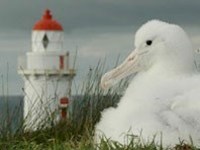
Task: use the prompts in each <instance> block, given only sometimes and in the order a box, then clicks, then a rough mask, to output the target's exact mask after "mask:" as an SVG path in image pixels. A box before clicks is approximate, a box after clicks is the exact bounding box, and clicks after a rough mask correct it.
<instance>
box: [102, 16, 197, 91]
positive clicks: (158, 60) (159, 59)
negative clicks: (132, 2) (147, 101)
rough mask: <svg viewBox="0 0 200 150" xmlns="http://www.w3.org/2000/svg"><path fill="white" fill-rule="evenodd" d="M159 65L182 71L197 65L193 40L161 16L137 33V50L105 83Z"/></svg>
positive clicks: (105, 85) (116, 80)
mask: <svg viewBox="0 0 200 150" xmlns="http://www.w3.org/2000/svg"><path fill="white" fill-rule="evenodd" d="M156 66H157V67H160V68H162V69H163V68H164V69H165V70H166V71H168V72H179V73H183V72H187V71H191V70H192V69H194V56H193V50H192V46H191V42H190V40H189V39H188V37H187V35H186V33H185V32H184V30H183V29H182V28H181V27H179V26H177V25H174V24H169V23H166V22H162V21H159V20H152V21H149V22H147V23H146V24H144V25H142V26H141V27H140V28H139V30H138V31H137V32H136V34H135V50H133V52H132V53H131V54H130V55H129V56H128V57H127V58H126V59H125V61H124V62H123V63H122V64H121V65H119V66H118V67H116V68H115V69H113V70H111V71H109V72H108V73H106V74H105V75H104V76H103V77H102V79H101V86H102V87H103V88H108V87H110V86H112V85H113V84H115V83H117V82H118V81H120V80H121V79H122V78H124V77H126V76H129V75H131V74H133V73H137V72H141V71H148V70H150V69H151V68H154V67H156Z"/></svg>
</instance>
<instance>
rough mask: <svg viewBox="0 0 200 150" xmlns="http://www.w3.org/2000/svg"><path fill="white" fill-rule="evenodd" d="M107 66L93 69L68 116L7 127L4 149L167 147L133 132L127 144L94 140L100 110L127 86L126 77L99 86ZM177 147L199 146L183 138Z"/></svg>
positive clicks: (113, 102)
mask: <svg viewBox="0 0 200 150" xmlns="http://www.w3.org/2000/svg"><path fill="white" fill-rule="evenodd" d="M103 68H104V65H101V64H100V63H99V64H98V65H97V67H96V68H94V69H90V70H89V73H88V74H87V76H86V78H85V80H84V81H85V82H84V83H83V85H82V86H81V88H80V89H79V91H80V92H79V94H81V95H83V96H82V99H81V100H80V99H79V98H77V99H74V100H73V102H72V103H71V104H70V107H69V109H68V113H69V117H68V119H67V120H64V121H61V122H59V123H58V124H56V125H52V127H49V128H45V127H44V128H40V129H39V130H37V131H33V132H25V131H24V130H23V128H24V127H23V125H22V126H21V127H20V128H19V129H18V130H17V132H15V133H14V134H13V133H11V132H10V130H9V129H8V128H4V129H3V132H2V133H3V134H1V136H0V150H46V149H47V150H71V149H72V150H93V149H100V150H163V148H162V145H161V144H160V145H159V144H155V143H154V141H153V140H152V141H151V142H148V143H144V142H143V141H142V140H141V139H140V138H138V137H135V136H133V135H131V140H130V142H129V143H128V144H127V145H122V144H120V143H118V142H115V141H111V140H110V139H106V138H105V137H104V138H102V140H101V142H100V143H99V144H98V145H97V144H96V143H95V142H94V141H93V136H94V127H95V124H96V123H97V122H98V121H99V119H100V117H101V113H100V112H101V111H102V110H103V109H105V108H107V107H116V106H117V103H118V101H119V99H120V97H121V96H120V95H122V94H123V91H124V89H126V87H127V80H126V81H122V82H121V83H119V85H118V86H117V87H114V88H112V89H110V90H107V91H103V90H102V89H101V88H100V87H99V84H100V78H101V76H102V73H103V72H104V70H103ZM79 87H80V86H79ZM169 149H172V148H169ZM173 149H175V150H190V149H194V150H195V149H197V148H195V147H194V146H192V145H186V144H184V143H183V142H180V143H178V144H177V146H175V147H173Z"/></svg>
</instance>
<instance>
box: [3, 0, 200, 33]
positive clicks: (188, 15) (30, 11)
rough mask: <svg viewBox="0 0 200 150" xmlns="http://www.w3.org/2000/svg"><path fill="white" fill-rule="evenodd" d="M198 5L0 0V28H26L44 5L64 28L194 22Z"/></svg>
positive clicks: (171, 0) (127, 0) (142, 0)
mask: <svg viewBox="0 0 200 150" xmlns="http://www.w3.org/2000/svg"><path fill="white" fill-rule="evenodd" d="M199 5H200V1H198V0H193V1H188V0H182V1H180V0H168V1H160V0H148V1H146V0H140V1H133V0H123V1H122V0H96V1H95V0H84V1H83V0H82V1H81V0H68V1H64V0H60V1H55V0H44V1H41V0H34V1H33V0H17V1H8V0H1V1H0V20H1V22H0V28H3V29H9V28H12V29H14V28H15V29H21V30H29V29H30V27H32V25H33V24H34V22H35V21H36V20H38V19H39V17H40V16H41V14H42V12H43V10H44V9H45V8H47V7H49V8H51V9H52V11H53V13H54V14H55V16H56V18H57V19H58V20H60V22H62V24H63V26H64V27H65V30H67V31H71V30H73V29H76V28H84V27H98V26H133V25H138V24H141V23H143V22H145V21H146V20H149V19H152V18H159V19H163V20H166V21H170V22H176V23H178V24H180V23H181V24H196V25H198V24H199V23H200V19H199V13H200V9H199Z"/></svg>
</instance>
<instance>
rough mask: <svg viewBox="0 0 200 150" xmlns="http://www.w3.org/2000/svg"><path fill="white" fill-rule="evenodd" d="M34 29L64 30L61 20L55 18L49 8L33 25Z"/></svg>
mask: <svg viewBox="0 0 200 150" xmlns="http://www.w3.org/2000/svg"><path fill="white" fill-rule="evenodd" d="M33 30H55V31H62V30H63V28H62V26H61V24H60V23H59V22H57V21H56V20H54V19H53V17H52V14H51V11H50V10H49V9H47V10H46V11H45V12H44V15H43V17H42V18H41V20H39V21H38V22H36V24H35V25H34V26H33Z"/></svg>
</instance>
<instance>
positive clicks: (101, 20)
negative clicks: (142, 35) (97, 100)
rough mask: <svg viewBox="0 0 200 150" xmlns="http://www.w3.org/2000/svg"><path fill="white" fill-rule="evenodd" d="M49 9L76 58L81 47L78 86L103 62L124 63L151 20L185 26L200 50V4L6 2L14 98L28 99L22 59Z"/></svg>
mask: <svg viewBox="0 0 200 150" xmlns="http://www.w3.org/2000/svg"><path fill="white" fill-rule="evenodd" d="M46 8H49V9H51V10H52V13H53V15H54V17H55V18H56V19H57V20H58V21H59V22H60V23H61V24H62V26H63V27H64V31H65V44H64V45H65V49H66V50H68V51H70V53H71V55H72V57H73V56H74V55H75V49H76V47H77V48H78V59H77V66H76V67H77V69H78V75H77V77H76V80H77V82H79V81H81V80H82V77H83V76H84V74H86V72H87V71H88V70H89V68H90V67H93V66H95V65H96V64H97V61H98V60H99V59H104V58H105V57H107V61H108V60H109V61H108V64H109V65H108V68H109V67H112V66H113V64H114V63H115V61H116V59H117V57H118V55H120V56H121V57H120V58H121V60H122V59H123V58H124V57H125V56H126V55H127V54H128V53H129V52H130V51H131V50H132V49H133V48H134V44H133V43H134V33H135V32H136V30H137V29H138V28H139V27H140V25H142V24H143V23H145V22H146V21H148V20H151V19H160V20H163V21H167V22H171V23H175V24H178V25H180V26H181V27H183V29H184V30H185V31H186V32H187V33H188V35H189V36H190V38H191V40H192V42H193V45H194V49H196V48H198V47H199V46H200V0H165V1H164V0H13V1H11V0H0V53H1V55H0V75H1V79H0V87H1V86H2V85H4V87H6V86H8V89H9V94H10V95H12V94H22V90H21V88H22V87H23V81H22V79H21V77H20V76H19V75H18V74H17V58H18V56H20V55H23V54H25V52H27V51H30V50H31V49H30V48H31V43H30V40H31V30H32V27H33V25H34V23H35V22H36V21H37V20H39V19H40V18H41V15H42V14H43V11H44V10H45V9H46ZM7 66H9V67H7ZM7 73H8V82H7V81H6V76H7V75H6V74H7ZM2 78H3V79H2ZM3 81H4V83H3ZM4 92H5V91H4ZM2 93H3V91H2V88H0V94H2Z"/></svg>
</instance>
